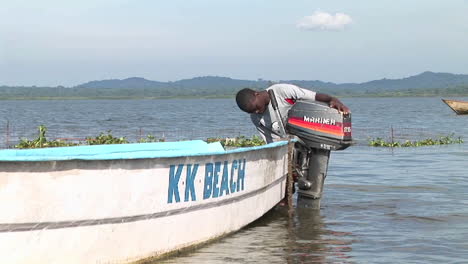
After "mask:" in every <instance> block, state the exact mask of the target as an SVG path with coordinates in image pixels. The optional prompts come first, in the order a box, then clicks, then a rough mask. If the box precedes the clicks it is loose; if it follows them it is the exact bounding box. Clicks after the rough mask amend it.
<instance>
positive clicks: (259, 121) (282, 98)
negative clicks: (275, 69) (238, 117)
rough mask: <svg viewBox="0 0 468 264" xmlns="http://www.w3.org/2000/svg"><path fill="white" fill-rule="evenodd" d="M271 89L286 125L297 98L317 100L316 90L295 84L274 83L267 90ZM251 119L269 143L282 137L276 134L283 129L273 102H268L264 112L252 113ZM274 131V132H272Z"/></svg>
mask: <svg viewBox="0 0 468 264" xmlns="http://www.w3.org/2000/svg"><path fill="white" fill-rule="evenodd" d="M270 89H271V90H273V92H274V93H275V97H276V101H277V102H278V109H279V111H280V114H281V117H282V119H283V124H284V125H286V121H287V118H288V112H289V110H290V109H291V107H292V106H293V105H294V103H295V102H296V101H297V100H312V101H315V94H316V93H315V92H314V91H311V90H307V89H303V88H300V87H298V86H296V85H293V84H284V83H280V84H274V85H272V86H270V87H268V88H267V89H266V90H267V91H268V90H270ZM250 119H251V120H252V122H253V123H254V125H255V127H256V128H257V130H258V131H259V132H260V134H261V135H262V137H263V139H264V140H265V141H266V142H267V143H271V142H273V141H275V140H278V139H280V137H279V136H278V135H275V134H274V133H276V134H280V131H281V130H280V124H279V122H278V120H277V118H276V114H275V110H274V109H273V106H272V104H271V102H270V103H269V104H268V107H267V108H266V109H265V112H263V114H255V113H253V114H250ZM272 131H273V132H274V133H272Z"/></svg>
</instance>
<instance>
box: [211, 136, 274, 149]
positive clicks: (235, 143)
mask: <svg viewBox="0 0 468 264" xmlns="http://www.w3.org/2000/svg"><path fill="white" fill-rule="evenodd" d="M218 141H219V142H220V143H221V145H223V147H254V146H261V145H265V141H264V140H263V139H262V138H261V137H259V136H256V135H254V136H252V137H251V138H248V137H245V136H239V137H234V138H220V137H212V138H208V139H207V140H206V142H208V143H211V142H218Z"/></svg>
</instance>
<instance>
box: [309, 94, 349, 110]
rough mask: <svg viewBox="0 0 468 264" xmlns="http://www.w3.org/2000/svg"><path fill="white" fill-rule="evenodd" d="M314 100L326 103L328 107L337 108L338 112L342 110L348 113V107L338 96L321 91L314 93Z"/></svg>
mask: <svg viewBox="0 0 468 264" xmlns="http://www.w3.org/2000/svg"><path fill="white" fill-rule="evenodd" d="M315 100H316V101H320V102H324V103H327V104H328V105H329V106H330V107H332V108H335V109H337V110H338V111H340V112H343V113H345V114H348V113H350V112H351V111H349V108H348V107H347V106H346V105H344V104H343V103H342V102H341V101H340V100H338V98H336V97H333V96H330V95H328V94H323V93H317V94H316V95H315Z"/></svg>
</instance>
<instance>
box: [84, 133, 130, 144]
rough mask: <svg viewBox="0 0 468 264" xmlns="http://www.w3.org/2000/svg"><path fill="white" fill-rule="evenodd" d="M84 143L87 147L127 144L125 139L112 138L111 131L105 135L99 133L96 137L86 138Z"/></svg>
mask: <svg viewBox="0 0 468 264" xmlns="http://www.w3.org/2000/svg"><path fill="white" fill-rule="evenodd" d="M86 142H87V143H88V145H106V144H127V143H129V142H128V140H127V139H126V138H125V137H120V138H118V137H114V136H112V134H111V131H110V130H109V131H107V134H104V133H100V134H99V136H97V137H94V138H93V137H87V138H86Z"/></svg>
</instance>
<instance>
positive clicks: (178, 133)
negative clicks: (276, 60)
mask: <svg viewBox="0 0 468 264" xmlns="http://www.w3.org/2000/svg"><path fill="white" fill-rule="evenodd" d="M460 99H465V100H466V98H460ZM342 101H343V102H344V103H346V104H347V105H348V106H349V107H350V108H351V110H352V112H353V116H352V118H353V136H354V138H355V139H356V140H357V145H356V146H353V147H350V148H348V149H346V150H344V151H336V152H333V153H332V155H331V160H330V165H329V172H328V176H327V179H326V181H325V189H324V198H323V200H322V203H321V210H311V209H308V208H296V209H295V210H294V215H293V217H291V218H290V217H288V214H287V213H286V210H285V208H281V207H278V208H275V209H274V210H272V211H271V212H270V213H268V214H267V215H265V217H263V218H261V219H260V220H258V221H256V222H255V223H253V224H251V225H249V226H248V227H246V228H244V229H242V230H241V231H239V232H236V233H234V234H231V235H229V236H226V237H224V238H222V239H220V240H217V241H215V242H213V243H210V244H208V245H205V246H203V247H201V248H199V249H197V250H194V251H191V252H186V253H184V254H182V255H181V256H178V257H173V258H170V259H166V260H164V261H163V262H164V263H224V262H228V263H466V261H467V259H468V181H467V179H468V143H464V144H454V145H446V146H430V147H419V148H394V149H388V148H372V147H368V146H367V141H368V139H369V138H375V137H383V138H390V137H392V135H393V138H394V140H404V139H409V140H418V139H423V138H425V137H437V136H439V135H448V134H451V133H453V134H454V135H455V136H456V137H457V136H462V137H463V138H464V139H465V140H466V141H468V137H465V136H466V135H467V134H468V116H456V115H455V114H454V113H453V112H452V111H451V110H450V109H449V108H448V107H447V106H446V105H445V104H444V103H442V101H441V100H440V98H372V99H371V98H344V99H343V100H342ZM0 115H1V117H2V118H1V119H0V142H1V143H0V146H2V147H5V146H6V145H11V144H12V143H14V142H15V141H17V140H18V138H19V137H28V138H30V139H32V138H33V137H35V136H36V134H37V132H36V127H37V126H38V125H41V124H44V125H46V126H47V127H48V129H49V131H48V138H49V139H54V138H84V137H86V136H96V135H98V134H99V133H100V132H107V131H108V130H111V131H112V134H113V135H114V136H119V137H121V136H126V137H127V138H128V139H129V140H130V141H136V140H137V139H138V138H139V137H142V136H145V135H147V134H151V135H154V136H156V137H164V138H166V139H167V140H178V139H197V138H198V139H206V138H207V137H215V136H223V137H226V136H229V137H234V136H239V135H246V136H251V135H254V134H256V132H255V130H254V128H253V126H252V125H251V124H250V119H249V117H248V115H247V114H244V113H242V112H240V111H239V110H238V109H237V106H236V105H235V102H234V100H227V99H213V100H89V101H80V100H76V101H1V103H0ZM7 124H8V128H7Z"/></svg>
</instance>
